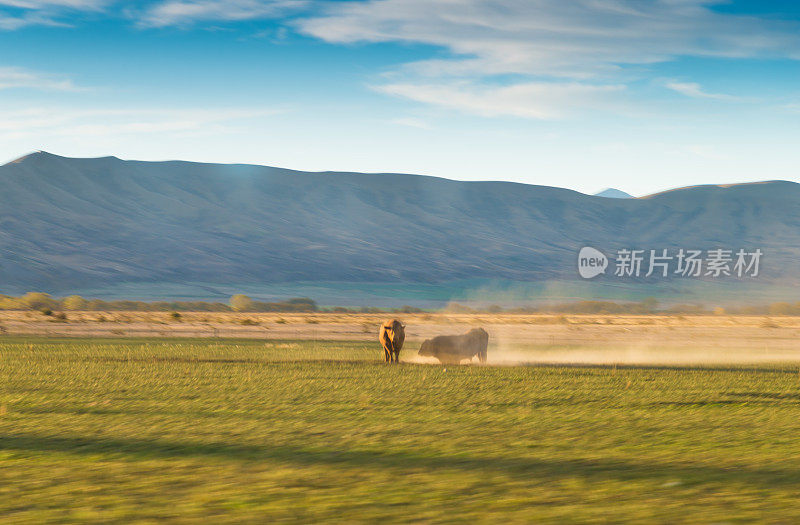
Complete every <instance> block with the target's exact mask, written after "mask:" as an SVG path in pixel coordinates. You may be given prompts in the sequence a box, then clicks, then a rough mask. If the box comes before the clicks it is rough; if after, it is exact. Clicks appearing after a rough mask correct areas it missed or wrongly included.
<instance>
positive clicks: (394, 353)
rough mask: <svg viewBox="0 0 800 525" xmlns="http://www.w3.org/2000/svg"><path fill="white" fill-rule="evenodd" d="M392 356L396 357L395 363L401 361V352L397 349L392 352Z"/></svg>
mask: <svg viewBox="0 0 800 525" xmlns="http://www.w3.org/2000/svg"><path fill="white" fill-rule="evenodd" d="M392 356H393V357H394V362H395V363H399V362H400V352H398V351H397V350H395V351H394V352H392Z"/></svg>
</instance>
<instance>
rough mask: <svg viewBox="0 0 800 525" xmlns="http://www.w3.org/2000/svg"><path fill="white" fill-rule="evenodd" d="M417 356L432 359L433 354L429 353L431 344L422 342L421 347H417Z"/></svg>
mask: <svg viewBox="0 0 800 525" xmlns="http://www.w3.org/2000/svg"><path fill="white" fill-rule="evenodd" d="M419 355H421V356H425V357H432V356H433V352H432V351H431V342H430V341H424V342H423V343H422V346H420V347H419Z"/></svg>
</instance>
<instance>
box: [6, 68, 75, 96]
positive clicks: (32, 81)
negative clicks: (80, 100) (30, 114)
mask: <svg viewBox="0 0 800 525" xmlns="http://www.w3.org/2000/svg"><path fill="white" fill-rule="evenodd" d="M15 88H16V89H37V90H43V91H82V90H83V89H82V88H80V87H78V86H76V85H75V84H74V83H73V82H72V80H70V79H68V78H62V77H58V76H55V75H51V74H48V73H41V72H38V71H30V70H27V69H22V68H17V67H0V90H3V89H15Z"/></svg>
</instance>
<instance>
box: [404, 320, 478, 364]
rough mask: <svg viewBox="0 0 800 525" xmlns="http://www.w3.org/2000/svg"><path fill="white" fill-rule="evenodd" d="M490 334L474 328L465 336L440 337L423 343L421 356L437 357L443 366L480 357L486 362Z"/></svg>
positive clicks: (420, 351)
mask: <svg viewBox="0 0 800 525" xmlns="http://www.w3.org/2000/svg"><path fill="white" fill-rule="evenodd" d="M488 345H489V334H487V333H486V330H484V329H483V328H474V329H472V330H470V331H469V332H467V333H466V334H464V335H440V336H438V337H434V338H433V339H428V340H427V341H425V342H423V343H422V346H421V347H420V349H419V355H422V356H426V357H435V358H436V359H438V360H439V362H440V363H442V364H453V365H455V364H458V363H460V362H461V361H462V360H464V359H472V358H473V356H478V360H479V361H480V362H481V363H485V362H486V347H487V346H488Z"/></svg>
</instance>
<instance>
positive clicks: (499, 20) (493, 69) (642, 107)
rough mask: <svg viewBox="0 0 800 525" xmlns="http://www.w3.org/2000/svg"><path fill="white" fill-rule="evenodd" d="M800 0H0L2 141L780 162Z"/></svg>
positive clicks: (700, 172)
mask: <svg viewBox="0 0 800 525" xmlns="http://www.w3.org/2000/svg"><path fill="white" fill-rule="evenodd" d="M798 66H800V2H794V1H775V0H773V1H769V0H762V1H755V0H747V1H743V0H734V1H728V2H720V1H711V0H651V1H647V0H574V1H571V2H564V1H563V0H372V1H365V0H347V1H315V0H232V1H225V2H221V1H216V0H202V1H192V0H154V1H152V2H115V1H113V0H50V1H38V0H0V111H2V113H3V118H2V119H0V159H2V160H11V159H13V158H15V157H17V156H19V155H22V154H24V153H27V152H30V151H33V150H38V149H43V150H47V151H51V152H53V153H57V154H61V155H67V156H103V155H116V156H119V157H122V158H135V159H143V160H165V159H175V158H179V159H185V160H196V161H208V162H247V163H258V164H267V165H273V166H281V167H288V168H295V169H307V170H352V171H369V172H382V171H392V172H408V173H421V174H429V175H437V176H443V177H449V178H455V179H463V180H513V181H520V182H526V183H532V184H546V185H553V186H562V187H568V188H572V189H576V190H579V191H584V192H596V191H598V190H601V189H603V188H605V187H608V186H613V187H618V188H620V189H623V190H625V191H628V192H630V193H633V194H636V195H642V194H647V193H650V192H654V191H658V190H662V189H666V188H671V187H676V186H684V185H690V184H701V183H732V182H741V181H753V180H765V179H786V180H795V181H800V175H798V171H797V166H798V164H799V163H798V158H799V157H800V155H799V154H798V149H800V148H798V146H797V145H798V144H799V143H800V126H799V125H798V124H800V68H799V67H798Z"/></svg>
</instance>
